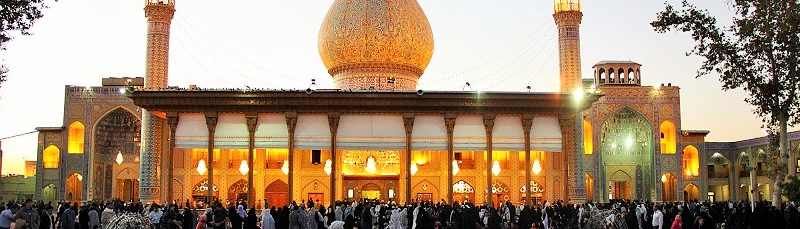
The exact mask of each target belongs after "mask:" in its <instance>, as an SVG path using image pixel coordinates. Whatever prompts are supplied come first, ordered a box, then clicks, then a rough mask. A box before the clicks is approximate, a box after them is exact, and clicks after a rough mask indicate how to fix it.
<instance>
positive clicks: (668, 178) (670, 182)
mask: <svg viewBox="0 0 800 229" xmlns="http://www.w3.org/2000/svg"><path fill="white" fill-rule="evenodd" d="M661 200H662V201H664V202H674V201H676V200H678V178H676V177H675V175H672V173H665V174H664V175H661Z"/></svg>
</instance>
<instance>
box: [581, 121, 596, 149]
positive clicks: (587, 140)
mask: <svg viewBox="0 0 800 229" xmlns="http://www.w3.org/2000/svg"><path fill="white" fill-rule="evenodd" d="M592 139H593V138H592V123H591V122H589V120H585V119H584V120H583V153H584V154H586V155H590V154H592V153H593V152H594V145H593V142H592Z"/></svg>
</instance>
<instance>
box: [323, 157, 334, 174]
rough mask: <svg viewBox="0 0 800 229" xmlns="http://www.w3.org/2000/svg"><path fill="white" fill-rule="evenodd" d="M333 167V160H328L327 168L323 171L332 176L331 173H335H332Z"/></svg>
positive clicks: (326, 162)
mask: <svg viewBox="0 0 800 229" xmlns="http://www.w3.org/2000/svg"><path fill="white" fill-rule="evenodd" d="M332 165H333V162H331V159H328V160H326V161H325V168H323V169H322V170H325V174H328V175H331V172H333V171H331V166H332Z"/></svg>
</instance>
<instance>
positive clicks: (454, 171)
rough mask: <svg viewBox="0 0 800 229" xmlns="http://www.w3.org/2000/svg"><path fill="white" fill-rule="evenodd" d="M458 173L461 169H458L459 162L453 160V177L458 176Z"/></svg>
mask: <svg viewBox="0 0 800 229" xmlns="http://www.w3.org/2000/svg"><path fill="white" fill-rule="evenodd" d="M458 171H460V169H459V168H458V161H456V160H453V176H455V175H456V174H458Z"/></svg>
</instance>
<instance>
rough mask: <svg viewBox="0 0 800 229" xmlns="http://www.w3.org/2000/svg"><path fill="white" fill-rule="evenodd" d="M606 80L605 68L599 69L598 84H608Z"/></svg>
mask: <svg viewBox="0 0 800 229" xmlns="http://www.w3.org/2000/svg"><path fill="white" fill-rule="evenodd" d="M606 78H607V77H606V69H605V68H601V69H600V83H603V84H604V83H608V81H607V79H606Z"/></svg>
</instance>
